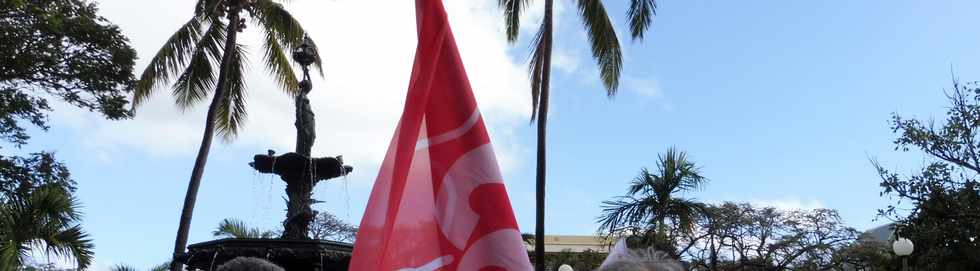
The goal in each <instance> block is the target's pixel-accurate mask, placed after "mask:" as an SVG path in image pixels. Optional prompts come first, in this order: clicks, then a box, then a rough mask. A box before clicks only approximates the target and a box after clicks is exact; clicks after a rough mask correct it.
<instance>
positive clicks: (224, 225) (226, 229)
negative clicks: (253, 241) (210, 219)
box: [211, 218, 276, 239]
mask: <svg viewBox="0 0 980 271" xmlns="http://www.w3.org/2000/svg"><path fill="white" fill-rule="evenodd" d="M211 234H213V235H214V237H228V238H238V239H246V238H273V237H275V236H276V232H274V231H263V230H260V229H258V228H252V227H249V226H248V225H246V224H245V222H242V221H241V220H238V219H232V218H225V220H222V221H221V222H220V223H218V228H217V229H215V230H214V231H213V232H211Z"/></svg>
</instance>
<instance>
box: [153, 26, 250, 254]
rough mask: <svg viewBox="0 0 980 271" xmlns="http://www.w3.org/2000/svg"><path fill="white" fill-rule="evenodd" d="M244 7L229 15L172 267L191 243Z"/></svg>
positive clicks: (181, 216)
mask: <svg viewBox="0 0 980 271" xmlns="http://www.w3.org/2000/svg"><path fill="white" fill-rule="evenodd" d="M240 12H241V9H240V8H239V9H235V10H232V11H231V12H230V13H229V15H228V21H229V22H228V30H227V31H228V33H227V38H226V40H225V49H224V53H223V54H222V56H221V67H219V69H220V70H219V72H218V82H217V84H215V85H216V86H215V89H214V97H213V98H212V99H211V105H209V106H208V114H207V117H206V119H205V121H204V136H203V138H201V146H200V148H199V149H198V150H197V159H196V160H194V169H193V170H191V180H190V182H189V183H188V184H187V194H186V195H185V196H184V208H183V210H182V211H181V213H180V225H179V226H178V228H177V240H176V241H175V242H174V254H173V259H172V261H171V263H170V271H180V269H181V268H182V264H181V263H180V262H177V259H176V258H177V256H179V255H180V254H182V253H184V247H186V246H187V236H188V234H189V232H190V228H191V217H192V216H193V215H194V203H195V202H197V190H198V188H200V186H201V176H202V175H203V174H204V166H205V164H207V163H208V153H209V152H210V151H211V140H212V139H214V120H215V117H216V116H215V115H216V114H217V111H218V104H220V103H221V101H222V100H223V99H225V92H224V89H223V88H224V85H225V78H226V77H227V73H228V69H230V68H231V67H229V66H231V54H232V52H234V50H235V49H236V48H235V46H236V39H237V37H238V21H239V13H240Z"/></svg>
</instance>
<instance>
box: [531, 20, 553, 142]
mask: <svg viewBox="0 0 980 271" xmlns="http://www.w3.org/2000/svg"><path fill="white" fill-rule="evenodd" d="M546 27H547V26H546V25H544V24H542V25H541V29H539V30H538V33H537V34H536V35H535V36H534V41H533V42H532V43H531V44H533V46H534V49H532V51H531V61H530V63H529V65H528V67H529V69H530V70H529V73H528V74H529V75H530V76H531V122H532V123H533V122H534V121H535V120H536V119H537V117H538V109H539V108H540V107H541V90H542V89H543V88H544V76H545V74H544V70H545V69H544V65H545V63H544V62H545V57H546V56H545V53H547V48H545V45H546V44H545V40H544V38H545V37H544V35H545V34H546V33H545V31H548V29H547V28H546Z"/></svg>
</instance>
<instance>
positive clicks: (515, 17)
mask: <svg viewBox="0 0 980 271" xmlns="http://www.w3.org/2000/svg"><path fill="white" fill-rule="evenodd" d="M527 2H528V0H497V6H499V7H500V8H501V9H503V10H504V22H505V23H506V27H507V41H508V42H511V43H513V42H515V41H517V36H519V35H520V33H521V13H522V12H524V9H525V8H527Z"/></svg>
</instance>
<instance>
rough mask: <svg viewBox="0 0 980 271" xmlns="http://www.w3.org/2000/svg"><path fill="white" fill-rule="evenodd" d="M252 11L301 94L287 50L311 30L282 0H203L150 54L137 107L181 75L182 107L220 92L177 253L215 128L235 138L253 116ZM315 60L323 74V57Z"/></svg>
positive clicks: (176, 92)
mask: <svg viewBox="0 0 980 271" xmlns="http://www.w3.org/2000/svg"><path fill="white" fill-rule="evenodd" d="M246 17H248V18H251V21H252V23H253V24H254V25H257V26H259V28H260V29H261V32H262V34H263V37H264V38H263V39H262V49H263V54H262V56H263V59H264V63H263V64H264V66H265V67H266V68H267V70H268V71H269V73H270V75H271V76H272V78H273V79H275V80H276V82H277V83H278V84H279V87H280V88H282V89H283V90H285V91H286V93H288V94H290V95H295V94H296V93H297V92H298V91H299V86H298V85H299V83H298V82H297V80H296V75H295V73H294V72H293V69H292V67H291V66H290V62H289V57H288V54H287V53H286V52H284V49H291V48H296V47H297V46H299V44H301V43H302V42H303V36H304V35H305V33H306V32H305V31H304V30H303V28H302V26H301V25H300V24H299V22H297V21H296V20H295V19H294V18H293V16H292V15H291V14H290V13H289V12H288V11H286V10H285V8H283V6H282V5H281V4H280V3H278V2H277V1H274V0H198V1H197V3H196V4H195V6H194V16H192V17H191V19H190V20H188V21H187V23H185V24H184V25H183V26H181V27H180V28H179V29H177V32H175V33H174V34H173V35H172V36H171V37H170V39H169V40H167V42H166V43H164V45H163V47H162V48H160V50H159V51H158V52H157V54H156V55H155V56H154V57H153V59H151V60H150V64H149V65H148V66H147V67H146V69H145V70H144V71H143V75H142V76H141V78H140V80H139V81H138V82H137V84H136V88H135V90H134V94H133V106H134V109H135V107H138V106H140V105H141V104H143V103H144V102H145V101H146V100H147V99H148V98H149V97H150V96H151V94H152V92H153V90H154V89H155V88H156V87H157V86H160V85H166V84H168V83H169V82H170V80H171V79H173V77H176V81H175V82H174V84H173V87H172V91H173V96H174V98H175V100H176V103H177V106H178V107H180V108H181V109H185V110H186V109H188V108H190V107H191V106H193V105H196V104H197V103H199V102H201V101H202V100H204V98H206V97H207V96H208V95H211V96H212V98H211V104H210V105H209V106H208V112H207V118H206V120H205V123H204V135H203V137H202V139H201V145H200V148H199V149H198V152H197V158H196V160H195V161H194V168H193V170H191V178H190V181H189V182H188V185H187V194H186V196H185V197H184V207H183V209H182V212H181V215H180V226H179V227H178V230H177V238H176V241H175V242H174V256H176V255H178V254H179V253H182V252H183V251H184V247H185V246H186V245H187V235H188V232H189V230H190V223H191V217H192V216H193V213H194V204H195V202H196V200H197V190H198V188H199V187H200V184H201V175H202V174H203V173H204V166H205V164H206V163H207V159H208V152H209V151H210V149H211V141H212V139H213V137H214V133H215V131H217V133H218V134H219V135H221V136H222V137H223V138H225V139H226V140H230V139H232V138H234V136H235V135H236V134H237V132H238V131H239V129H240V128H241V125H242V124H243V123H244V122H245V118H246V114H247V113H246V107H245V96H246V95H245V94H246V93H245V76H244V73H245V65H246V63H245V61H246V59H245V53H246V52H245V50H244V47H243V46H241V45H240V44H238V32H241V31H242V30H244V29H245V25H246V24H245V19H246ZM314 64H315V67H316V68H317V69H318V70H319V71H320V73H321V74H322V69H321V67H320V59H319V57H317V59H316V61H315V63H314ZM215 70H217V77H215V72H214V71H215ZM179 269H180V263H179V262H177V261H173V263H172V264H171V270H172V271H177V270H179Z"/></svg>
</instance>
